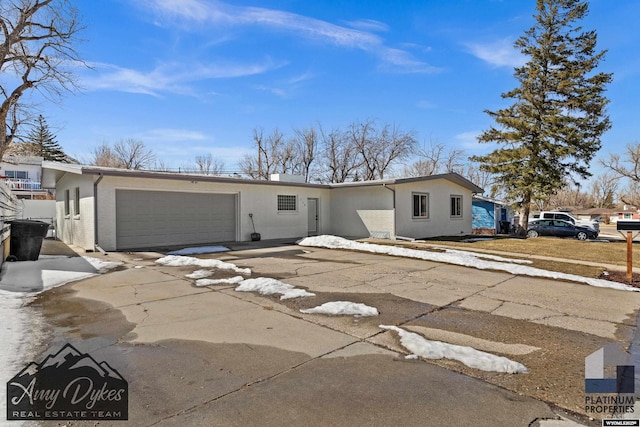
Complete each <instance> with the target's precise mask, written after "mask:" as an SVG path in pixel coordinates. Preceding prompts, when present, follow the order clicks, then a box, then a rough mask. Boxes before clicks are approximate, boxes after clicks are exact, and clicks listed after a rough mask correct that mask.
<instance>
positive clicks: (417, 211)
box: [412, 193, 429, 218]
mask: <svg viewBox="0 0 640 427" xmlns="http://www.w3.org/2000/svg"><path fill="white" fill-rule="evenodd" d="M412 196H413V217H414V218H429V195H428V194H424V193H413V194H412Z"/></svg>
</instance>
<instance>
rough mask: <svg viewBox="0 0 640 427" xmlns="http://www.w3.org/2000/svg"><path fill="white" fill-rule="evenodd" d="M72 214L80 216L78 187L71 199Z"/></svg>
mask: <svg viewBox="0 0 640 427" xmlns="http://www.w3.org/2000/svg"><path fill="white" fill-rule="evenodd" d="M73 214H74V215H75V216H80V187H76V191H75V194H74V198H73Z"/></svg>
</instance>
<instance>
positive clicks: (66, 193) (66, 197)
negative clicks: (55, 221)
mask: <svg viewBox="0 0 640 427" xmlns="http://www.w3.org/2000/svg"><path fill="white" fill-rule="evenodd" d="M69 200H70V197H69V190H64V214H65V216H68V215H69V211H70V209H69Z"/></svg>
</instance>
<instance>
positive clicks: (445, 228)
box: [395, 179, 472, 238]
mask: <svg viewBox="0 0 640 427" xmlns="http://www.w3.org/2000/svg"><path fill="white" fill-rule="evenodd" d="M395 190H396V215H397V216H396V232H397V235H398V236H403V237H412V238H422V237H434V236H451V235H461V234H470V233H471V218H472V215H471V198H472V194H471V191H470V190H468V189H466V188H464V187H461V186H459V185H457V184H455V183H453V182H451V181H448V180H445V179H438V180H432V181H425V182H414V183H407V184H400V185H396V186H395ZM414 194H427V195H428V200H429V202H428V203H429V207H428V217H426V218H423V217H414V216H413V196H414ZM451 196H462V216H461V217H460V218H452V217H451Z"/></svg>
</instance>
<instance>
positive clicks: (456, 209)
mask: <svg viewBox="0 0 640 427" xmlns="http://www.w3.org/2000/svg"><path fill="white" fill-rule="evenodd" d="M451 217H452V218H462V196H451Z"/></svg>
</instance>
